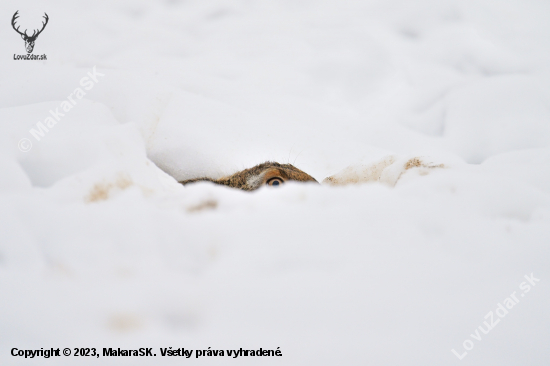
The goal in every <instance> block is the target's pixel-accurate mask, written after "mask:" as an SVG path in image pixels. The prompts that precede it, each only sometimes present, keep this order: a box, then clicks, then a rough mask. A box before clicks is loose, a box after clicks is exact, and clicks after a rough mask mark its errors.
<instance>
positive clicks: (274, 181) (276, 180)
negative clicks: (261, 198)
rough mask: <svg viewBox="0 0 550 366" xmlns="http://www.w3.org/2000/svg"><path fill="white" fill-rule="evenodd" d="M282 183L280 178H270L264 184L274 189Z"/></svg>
mask: <svg viewBox="0 0 550 366" xmlns="http://www.w3.org/2000/svg"><path fill="white" fill-rule="evenodd" d="M283 183H284V181H283V180H282V179H281V178H271V179H270V180H268V181H267V182H266V184H267V185H268V186H275V187H276V186H279V185H281V184H283Z"/></svg>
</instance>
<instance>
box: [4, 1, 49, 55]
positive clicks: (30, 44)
mask: <svg viewBox="0 0 550 366" xmlns="http://www.w3.org/2000/svg"><path fill="white" fill-rule="evenodd" d="M18 12H19V10H17V11H16V12H15V14H13V18H11V26H12V27H13V29H15V31H16V32H17V33H19V34H20V35H21V38H23V40H24V41H25V48H26V49H27V53H31V52H32V50H33V48H34V41H36V37H38V35H39V34H40V33H42V31H43V30H44V28H46V24H48V19H49V18H48V14H46V13H44V14H45V15H44V18H45V19H46V22H42V29H40V30H37V29H35V30H34V31H33V33H32V36H29V35H28V34H27V30H26V29H25V32H23V33H21V32H19V27H17V28H15V20H16V19H17V18H19V15H18V14H17V13H18ZM37 32H38V33H37Z"/></svg>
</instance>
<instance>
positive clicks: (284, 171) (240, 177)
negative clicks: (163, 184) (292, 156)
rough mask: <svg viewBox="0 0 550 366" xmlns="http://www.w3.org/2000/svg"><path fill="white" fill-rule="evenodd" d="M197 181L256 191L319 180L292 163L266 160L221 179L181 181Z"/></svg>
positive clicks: (183, 182)
mask: <svg viewBox="0 0 550 366" xmlns="http://www.w3.org/2000/svg"><path fill="white" fill-rule="evenodd" d="M197 181H210V182H213V183H216V184H221V185H225V186H229V187H233V188H239V189H242V190H244V191H254V190H256V189H258V188H260V187H262V186H272V187H278V186H281V185H283V184H285V183H286V182H288V181H297V182H315V183H317V181H316V180H315V179H314V178H313V177H312V176H310V175H309V174H307V173H304V172H303V171H301V170H300V169H298V168H296V167H295V166H293V165H291V164H279V163H275V162H271V161H268V162H265V163H263V164H259V165H256V166H255V167H252V168H250V169H245V170H242V171H240V172H237V173H235V174H233V175H231V176H229V177H224V178H220V179H211V178H197V179H189V180H185V181H182V182H180V183H181V184H184V185H185V184H188V183H193V182H197Z"/></svg>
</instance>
